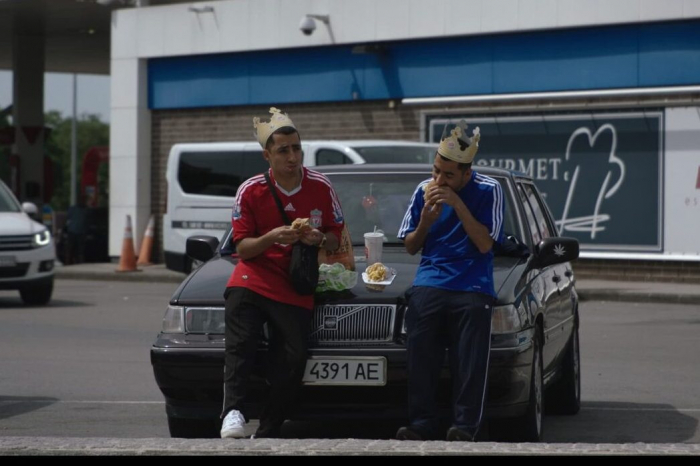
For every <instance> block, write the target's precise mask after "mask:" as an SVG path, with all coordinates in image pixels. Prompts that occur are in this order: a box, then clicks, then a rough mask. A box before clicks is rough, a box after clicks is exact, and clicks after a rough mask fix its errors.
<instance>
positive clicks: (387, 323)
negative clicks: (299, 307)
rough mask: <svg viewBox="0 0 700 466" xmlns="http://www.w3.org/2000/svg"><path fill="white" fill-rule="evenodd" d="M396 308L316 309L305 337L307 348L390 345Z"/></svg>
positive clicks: (371, 306)
mask: <svg viewBox="0 0 700 466" xmlns="http://www.w3.org/2000/svg"><path fill="white" fill-rule="evenodd" d="M395 318H396V306H390V305H382V306H380V305H371V304H370V305H367V304H357V305H325V306H317V307H316V310H315V312H314V318H313V323H312V328H311V335H310V337H309V344H310V345H311V346H342V345H346V344H348V343H352V344H353V345H376V344H389V343H391V342H392V341H393V334H394V320H395Z"/></svg>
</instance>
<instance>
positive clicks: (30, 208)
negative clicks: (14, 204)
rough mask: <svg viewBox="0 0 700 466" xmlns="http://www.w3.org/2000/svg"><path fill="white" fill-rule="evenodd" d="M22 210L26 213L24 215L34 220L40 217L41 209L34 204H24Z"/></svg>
mask: <svg viewBox="0 0 700 466" xmlns="http://www.w3.org/2000/svg"><path fill="white" fill-rule="evenodd" d="M22 210H23V211H24V213H26V214H27V215H29V216H30V217H32V218H37V216H38V215H39V209H38V208H37V206H36V204H34V203H33V202H23V203H22Z"/></svg>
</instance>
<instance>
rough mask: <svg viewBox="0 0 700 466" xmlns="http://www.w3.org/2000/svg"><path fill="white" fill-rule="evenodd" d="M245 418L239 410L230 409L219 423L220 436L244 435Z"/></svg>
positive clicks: (241, 436)
mask: <svg viewBox="0 0 700 466" xmlns="http://www.w3.org/2000/svg"><path fill="white" fill-rule="evenodd" d="M244 430H245V418H244V417H243V415H242V414H241V412H240V411H236V410H235V409H234V410H232V411H230V412H229V413H228V414H227V415H226V417H225V418H224V422H223V423H222V424H221V438H243V437H245V433H244Z"/></svg>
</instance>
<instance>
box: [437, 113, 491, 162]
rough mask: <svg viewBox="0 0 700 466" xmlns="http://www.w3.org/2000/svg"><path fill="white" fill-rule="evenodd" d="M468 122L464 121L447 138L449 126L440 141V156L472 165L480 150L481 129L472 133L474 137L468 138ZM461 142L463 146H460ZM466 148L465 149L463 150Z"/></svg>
mask: <svg viewBox="0 0 700 466" xmlns="http://www.w3.org/2000/svg"><path fill="white" fill-rule="evenodd" d="M467 127H468V125H467V122H466V121H464V120H462V121H460V122H459V123H457V125H456V126H455V127H454V128H453V129H452V131H450V134H449V136H445V133H446V132H447V126H445V131H444V132H443V135H442V138H441V139H440V146H439V147H438V154H440V155H442V156H443V157H445V158H448V159H450V160H453V161H455V162H457V163H472V161H473V160H474V156H475V155H476V151H478V150H479V140H480V139H481V134H480V133H479V127H478V126H477V127H476V129H475V130H474V131H473V132H472V134H473V136H472V137H467ZM460 141H461V144H460ZM462 146H464V149H462Z"/></svg>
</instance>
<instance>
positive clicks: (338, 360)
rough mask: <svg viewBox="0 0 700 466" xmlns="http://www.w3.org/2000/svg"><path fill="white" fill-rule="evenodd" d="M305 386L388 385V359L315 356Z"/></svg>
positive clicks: (309, 362) (307, 368)
mask: <svg viewBox="0 0 700 466" xmlns="http://www.w3.org/2000/svg"><path fill="white" fill-rule="evenodd" d="M303 383H304V385H386V358H382V357H370V356H368V357H354V358H353V357H347V358H345V357H333V356H320V357H319V356H313V357H311V358H309V359H307V361H306V369H305V370H304V379H303Z"/></svg>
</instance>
